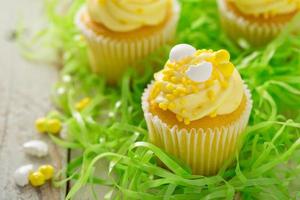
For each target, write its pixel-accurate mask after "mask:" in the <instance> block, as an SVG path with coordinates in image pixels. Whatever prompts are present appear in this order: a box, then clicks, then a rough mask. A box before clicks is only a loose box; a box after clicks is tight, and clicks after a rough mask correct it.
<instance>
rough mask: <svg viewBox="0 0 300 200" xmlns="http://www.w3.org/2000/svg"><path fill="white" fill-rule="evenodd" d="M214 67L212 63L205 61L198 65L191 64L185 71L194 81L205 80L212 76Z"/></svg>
mask: <svg viewBox="0 0 300 200" xmlns="http://www.w3.org/2000/svg"><path fill="white" fill-rule="evenodd" d="M212 67H213V66H212V63H210V62H206V61H203V62H201V63H199V64H198V65H192V66H190V68H189V69H188V70H187V71H186V72H185V73H186V75H187V76H188V77H189V78H190V79H191V80H193V81H196V82H204V81H207V80H208V79H209V78H210V76H211V73H212Z"/></svg>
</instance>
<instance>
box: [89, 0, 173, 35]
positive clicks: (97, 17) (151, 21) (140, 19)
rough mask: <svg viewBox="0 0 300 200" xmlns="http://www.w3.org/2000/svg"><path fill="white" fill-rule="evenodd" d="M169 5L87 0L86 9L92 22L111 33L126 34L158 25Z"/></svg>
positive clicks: (150, 0)
mask: <svg viewBox="0 0 300 200" xmlns="http://www.w3.org/2000/svg"><path fill="white" fill-rule="evenodd" d="M171 3H172V1H171V0H87V7H88V11H89V14H90V17H91V18H92V20H93V21H95V22H97V23H100V24H102V25H104V26H105V27H106V28H108V29H110V30H112V31H117V32H127V31H132V30H135V29H138V28H140V27H142V26H154V25H158V24H160V23H161V22H163V20H164V19H165V17H166V15H167V11H168V8H169V6H170V4H171Z"/></svg>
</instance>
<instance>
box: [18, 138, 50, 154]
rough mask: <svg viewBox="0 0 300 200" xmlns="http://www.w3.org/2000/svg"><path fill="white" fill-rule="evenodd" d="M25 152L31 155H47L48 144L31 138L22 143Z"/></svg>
mask: <svg viewBox="0 0 300 200" xmlns="http://www.w3.org/2000/svg"><path fill="white" fill-rule="evenodd" d="M23 148H24V151H25V153H27V154H29V155H31V156H37V157H43V156H46V155H48V145H47V144H46V143H45V142H43V141H40V140H31V141H29V142H26V143H24V144H23Z"/></svg>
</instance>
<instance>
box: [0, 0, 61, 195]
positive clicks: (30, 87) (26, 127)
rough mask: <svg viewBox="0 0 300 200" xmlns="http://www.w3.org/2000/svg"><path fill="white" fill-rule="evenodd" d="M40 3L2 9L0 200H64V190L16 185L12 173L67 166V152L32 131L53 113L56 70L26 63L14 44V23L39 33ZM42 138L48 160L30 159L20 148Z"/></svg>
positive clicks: (18, 2)
mask: <svg viewBox="0 0 300 200" xmlns="http://www.w3.org/2000/svg"><path fill="white" fill-rule="evenodd" d="M42 3H43V1H41V0H10V1H3V2H2V3H1V4H2V5H1V6H0V34H1V35H0V46H1V47H0V163H1V164H0V174H1V179H0V199H1V200H14V199H26V200H27V199H33V200H35V199H51V200H55V199H62V198H63V197H64V196H65V188H61V189H55V188H53V187H51V186H50V184H46V185H44V186H43V187H41V188H39V189H35V188H33V187H31V186H26V187H24V188H22V187H18V186H16V184H15V182H14V179H13V173H14V171H15V170H16V169H17V168H18V167H20V166H22V165H24V164H29V163H32V164H34V165H36V166H38V165H40V164H46V163H50V164H52V165H54V166H55V167H56V168H58V169H59V168H61V167H62V166H63V165H64V164H65V160H66V159H65V158H66V151H65V150H62V149H60V148H57V147H56V146H55V145H54V144H52V143H51V142H50V140H49V138H48V137H47V136H45V135H41V134H38V133H37V132H36V131H35V129H34V121H35V119H36V118H38V117H41V116H44V115H45V114H46V113H47V112H48V111H49V110H50V109H51V102H50V99H49V94H50V89H51V86H52V84H53V83H54V82H55V81H56V79H57V77H58V76H57V74H58V73H57V70H56V69H55V68H53V67H50V66H46V65H43V64H33V63H30V62H28V61H25V60H24V59H23V58H22V56H21V55H20V54H19V51H18V48H17V45H16V43H15V42H14V41H13V40H12V35H13V32H14V30H15V28H16V26H17V23H19V22H22V23H23V24H25V25H26V24H28V25H30V26H29V30H33V29H36V28H38V27H39V26H40V25H41V24H42V23H43V20H42V18H41V16H42V14H43V5H42ZM32 139H41V140H43V141H45V142H47V143H48V144H49V150H50V151H49V156H47V157H46V158H34V157H30V156H28V155H25V153H24V152H23V150H22V144H23V143H24V142H26V141H29V140H32Z"/></svg>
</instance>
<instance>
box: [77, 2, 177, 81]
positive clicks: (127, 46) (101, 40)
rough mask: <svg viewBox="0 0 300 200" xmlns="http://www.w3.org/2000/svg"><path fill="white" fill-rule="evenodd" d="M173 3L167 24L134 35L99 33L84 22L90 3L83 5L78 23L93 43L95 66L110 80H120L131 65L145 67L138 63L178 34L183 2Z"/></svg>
mask: <svg viewBox="0 0 300 200" xmlns="http://www.w3.org/2000/svg"><path fill="white" fill-rule="evenodd" d="M173 7H174V8H173V12H172V17H171V18H170V19H169V21H168V22H167V23H166V24H165V27H163V28H161V29H159V30H158V31H157V32H155V33H153V34H149V35H145V36H144V37H142V38H141V37H139V38H134V39H131V38H130V39H116V38H112V37H109V36H104V35H100V34H97V33H95V32H94V31H93V30H91V29H90V28H89V27H88V26H87V25H86V24H85V23H84V22H82V20H81V16H82V15H83V14H85V13H86V7H82V8H81V9H80V10H79V12H78V13H77V15H76V19H75V23H76V25H77V26H78V27H79V29H80V31H81V32H82V34H83V35H84V37H85V39H86V41H87V44H88V46H89V59H90V62H91V67H92V70H93V71H94V72H96V73H99V74H102V75H104V76H105V77H106V78H107V80H108V81H110V82H115V81H117V80H118V79H119V78H120V77H121V76H122V75H123V73H124V72H125V71H126V69H127V68H128V67H129V66H131V67H135V68H136V69H137V70H138V71H142V69H141V66H135V64H136V63H137V62H138V61H139V60H141V59H142V58H144V57H146V56H147V55H149V54H151V53H152V52H154V51H155V50H156V49H158V48H159V47H161V46H162V45H164V44H166V43H169V42H172V41H173V40H174V38H175V33H176V27H177V22H178V19H179V14H180V6H179V4H178V2H176V1H175V4H174V6H173ZM120 34H122V33H120Z"/></svg>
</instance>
